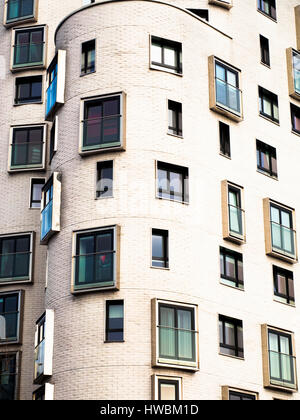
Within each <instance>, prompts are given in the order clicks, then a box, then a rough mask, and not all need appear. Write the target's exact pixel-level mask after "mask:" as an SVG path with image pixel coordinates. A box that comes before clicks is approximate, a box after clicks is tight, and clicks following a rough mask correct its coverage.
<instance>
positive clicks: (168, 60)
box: [151, 36, 182, 74]
mask: <svg viewBox="0 0 300 420" xmlns="http://www.w3.org/2000/svg"><path fill="white" fill-rule="evenodd" d="M181 56H182V46H181V43H179V42H175V41H170V40H167V39H163V38H158V37H156V36H151V67H152V68H156V69H159V70H161V69H164V70H165V71H168V72H170V73H177V74H182V58H181Z"/></svg>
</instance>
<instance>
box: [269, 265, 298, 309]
mask: <svg viewBox="0 0 300 420" xmlns="http://www.w3.org/2000/svg"><path fill="white" fill-rule="evenodd" d="M273 278H274V296H275V300H277V301H278V302H282V303H286V304H288V305H292V306H294V305H295V292H294V278H293V273H292V271H289V270H285V269H283V268H280V267H276V266H275V265H273Z"/></svg>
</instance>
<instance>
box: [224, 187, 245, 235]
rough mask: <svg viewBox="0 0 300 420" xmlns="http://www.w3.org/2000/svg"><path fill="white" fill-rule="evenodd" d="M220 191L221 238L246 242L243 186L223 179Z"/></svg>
mask: <svg viewBox="0 0 300 420" xmlns="http://www.w3.org/2000/svg"><path fill="white" fill-rule="evenodd" d="M221 192H222V220H223V223H222V224H223V238H224V239H228V240H231V241H233V242H237V243H243V242H246V234H245V221H244V218H245V211H244V210H243V187H240V186H238V185H236V184H233V183H230V182H228V181H226V180H224V181H222V183H221Z"/></svg>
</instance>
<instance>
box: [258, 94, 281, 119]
mask: <svg viewBox="0 0 300 420" xmlns="http://www.w3.org/2000/svg"><path fill="white" fill-rule="evenodd" d="M258 92H259V113H260V115H262V116H264V117H266V118H269V119H271V120H272V121H275V122H277V123H279V111H278V97H277V95H275V94H274V93H272V92H270V91H268V90H267V89H264V88H262V87H260V86H259V88H258Z"/></svg>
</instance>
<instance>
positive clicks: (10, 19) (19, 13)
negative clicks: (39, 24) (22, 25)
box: [6, 0, 37, 24]
mask: <svg viewBox="0 0 300 420" xmlns="http://www.w3.org/2000/svg"><path fill="white" fill-rule="evenodd" d="M35 8H37V0H7V4H6V13H7V14H6V23H7V24H15V23H17V22H19V21H23V20H35V19H34V18H35Z"/></svg>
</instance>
